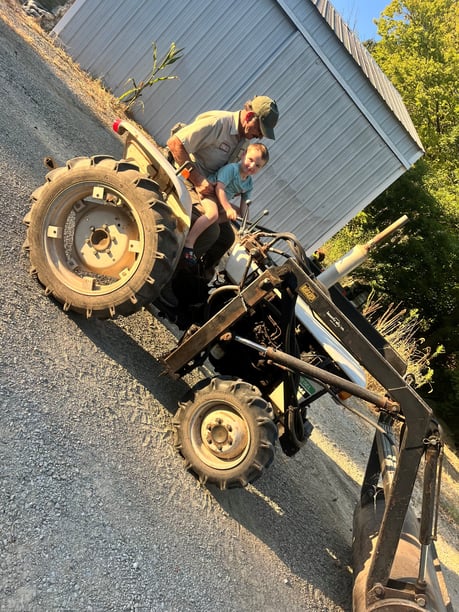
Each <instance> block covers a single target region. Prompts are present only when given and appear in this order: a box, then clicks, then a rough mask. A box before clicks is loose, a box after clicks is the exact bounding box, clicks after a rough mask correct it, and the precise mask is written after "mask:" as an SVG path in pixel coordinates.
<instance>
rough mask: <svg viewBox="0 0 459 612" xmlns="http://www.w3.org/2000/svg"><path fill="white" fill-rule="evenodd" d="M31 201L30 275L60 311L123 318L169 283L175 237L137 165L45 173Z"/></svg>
mask: <svg viewBox="0 0 459 612" xmlns="http://www.w3.org/2000/svg"><path fill="white" fill-rule="evenodd" d="M31 200H32V206H31V210H30V211H29V213H28V214H27V215H26V216H25V218H24V223H25V224H26V225H28V230H27V240H26V244H25V247H26V249H28V250H29V256H30V262H31V272H32V273H33V274H36V276H37V277H38V280H39V281H40V283H41V284H42V285H43V286H44V287H45V291H46V293H47V294H48V295H52V296H53V297H54V298H55V299H56V300H57V301H58V302H60V303H61V304H63V308H64V310H72V311H74V312H77V313H81V314H85V315H86V316H87V317H91V316H94V317H98V318H107V317H114V316H116V315H119V314H121V315H129V314H131V313H133V312H135V311H136V310H138V309H139V308H140V307H141V306H143V305H144V304H146V303H148V302H151V301H153V300H155V299H156V298H157V297H158V296H159V294H160V291H161V289H162V288H163V287H164V285H165V284H166V283H167V282H168V281H169V280H170V278H171V276H172V273H173V271H174V266H175V263H176V261H177V257H178V253H179V247H180V246H181V238H182V237H181V235H180V232H179V231H178V229H177V225H176V222H175V219H174V217H173V215H172V212H171V210H170V209H169V207H168V206H167V205H166V204H165V203H164V201H163V198H162V194H161V191H160V189H159V186H158V185H157V183H155V182H154V181H152V180H151V179H150V178H148V177H147V176H146V175H144V174H141V173H140V171H139V169H138V167H137V166H136V165H134V164H132V163H128V162H125V161H116V160H115V159H113V158H111V157H106V156H98V157H92V158H87V157H79V158H75V159H72V160H70V161H68V162H67V164H66V166H65V167H62V168H56V169H54V170H52V171H51V172H49V173H48V175H47V177H46V183H45V184H44V185H42V186H41V187H39V188H38V189H37V190H36V191H35V192H34V193H33V194H32V196H31Z"/></svg>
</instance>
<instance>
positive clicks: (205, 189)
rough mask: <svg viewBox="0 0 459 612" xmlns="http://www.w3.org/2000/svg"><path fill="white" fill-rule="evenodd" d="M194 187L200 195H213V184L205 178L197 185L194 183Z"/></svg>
mask: <svg viewBox="0 0 459 612" xmlns="http://www.w3.org/2000/svg"><path fill="white" fill-rule="evenodd" d="M190 178H192V177H190ZM195 187H196V191H197V192H198V193H199V195H200V196H201V197H203V198H204V197H210V198H211V197H215V185H214V184H213V183H210V182H209V181H208V180H207V179H203V180H202V181H201V182H200V183H199V185H196V184H195Z"/></svg>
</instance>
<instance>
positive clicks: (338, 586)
mask: <svg viewBox="0 0 459 612" xmlns="http://www.w3.org/2000/svg"><path fill="white" fill-rule="evenodd" d="M303 451H305V449H302V451H300V453H301V452H303ZM312 454H314V456H315V459H314V462H313V465H311V470H309V469H308V468H309V465H308V464H309V461H310V460H308V457H307V455H312ZM307 455H306V456H304V457H301V458H299V457H297V458H295V459H293V461H292V460H289V459H285V460H284V461H282V460H280V461H279V454H278V455H277V463H275V465H274V466H273V467H272V468H270V469H269V470H268V471H267V472H266V474H264V475H263V476H262V478H261V479H260V480H257V481H256V483H255V486H253V485H249V486H248V487H247V488H246V489H232V490H229V491H220V490H219V489H217V488H216V487H214V486H212V485H210V486H209V487H208V489H209V492H210V493H211V495H212V496H213V497H214V498H215V499H216V500H217V502H218V503H219V504H220V506H221V507H222V508H223V510H225V511H226V512H227V513H228V514H229V515H230V516H231V517H232V518H233V519H234V520H235V521H237V522H238V523H239V524H240V525H241V526H242V527H244V528H245V529H247V530H249V531H250V532H251V533H252V534H253V535H254V536H255V537H256V538H257V539H259V540H260V541H262V542H263V543H264V544H265V545H266V546H268V547H269V549H270V550H271V551H272V552H273V553H274V554H275V555H276V556H277V557H278V558H279V559H280V560H281V561H282V562H283V563H284V564H285V565H286V566H287V567H288V568H289V569H290V571H291V572H292V573H293V574H294V575H295V576H297V577H298V578H300V579H301V580H304V581H305V582H306V583H307V584H308V585H310V586H311V590H314V591H315V592H316V590H317V589H318V590H319V591H320V592H321V593H323V594H324V595H325V596H326V597H328V598H329V599H330V600H331V601H333V602H334V603H335V605H336V606H337V608H342V609H343V610H344V611H346V612H347V611H350V610H351V608H352V604H351V599H352V572H351V569H350V567H351V544H352V510H353V503H354V499H355V500H357V496H358V486H357V484H356V483H354V482H353V481H352V480H351V479H350V478H349V477H348V475H347V474H345V473H344V472H343V470H341V468H340V467H339V466H337V465H336V464H335V463H333V461H332V460H331V459H330V458H329V457H328V456H327V455H325V453H323V451H322V450H321V449H320V448H318V447H317V446H316V445H315V444H314V443H313V442H312V441H308V452H307ZM291 461H292V462H291ZM290 462H291V463H290ZM338 489H339V491H338ZM343 499H347V500H348V502H347V506H344V507H343V504H342V503H341V502H342V501H343ZM349 500H350V501H349ZM346 511H347V512H348V513H349V514H348V515H345V516H344V517H343V514H345V513H346ZM311 550H314V551H320V554H319V555H317V554H315V555H314V556H311V552H310V551H311ZM312 585H313V587H312ZM337 594H339V595H337ZM318 603H319V602H318ZM322 605H324V606H325V605H326V602H325V601H322Z"/></svg>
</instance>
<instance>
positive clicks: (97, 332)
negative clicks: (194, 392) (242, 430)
mask: <svg viewBox="0 0 459 612" xmlns="http://www.w3.org/2000/svg"><path fill="white" fill-rule="evenodd" d="M68 316H69V318H71V319H72V321H74V323H75V324H76V325H77V326H78V327H79V328H80V329H81V331H82V332H83V333H84V334H85V335H86V336H87V337H88V338H89V339H90V340H91V342H93V343H94V345H95V346H97V347H98V348H100V349H101V350H102V351H104V353H105V354H106V355H107V356H108V357H110V359H113V361H115V362H116V363H118V364H119V365H120V366H122V367H123V369H124V370H126V371H127V372H128V373H129V374H130V375H131V376H132V377H133V378H134V379H135V380H137V381H138V382H139V383H140V384H141V385H142V386H143V387H145V389H147V390H148V391H149V392H150V393H151V395H152V396H153V397H155V398H156V399H157V400H158V401H159V402H160V403H161V404H162V405H163V406H164V408H165V409H166V410H167V411H168V412H170V413H171V414H175V412H176V410H177V404H178V402H179V401H180V400H181V398H182V397H183V395H185V393H186V392H187V391H189V386H188V385H187V384H186V383H185V382H184V381H183V380H182V379H180V380H173V379H172V378H170V377H169V376H168V375H167V374H165V373H164V366H163V364H162V363H161V361H159V360H158V359H156V358H155V357H154V356H153V355H152V354H151V353H150V352H148V351H147V350H146V349H145V348H143V347H142V346H141V345H140V344H139V343H138V342H137V341H136V340H134V339H133V338H132V337H131V336H130V335H129V334H128V333H127V332H126V331H125V330H123V329H122V328H121V327H119V326H118V325H117V324H116V323H115V322H114V321H110V320H99V319H85V318H84V317H81V316H79V315H77V314H74V313H69V315H68Z"/></svg>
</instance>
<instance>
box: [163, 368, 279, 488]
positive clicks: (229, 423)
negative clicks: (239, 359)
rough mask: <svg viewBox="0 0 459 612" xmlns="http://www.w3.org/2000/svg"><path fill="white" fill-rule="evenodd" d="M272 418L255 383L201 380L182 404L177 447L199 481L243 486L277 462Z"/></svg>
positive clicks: (176, 426)
mask: <svg viewBox="0 0 459 612" xmlns="http://www.w3.org/2000/svg"><path fill="white" fill-rule="evenodd" d="M273 416H274V415H273V409H272V407H271V405H270V404H269V403H268V402H267V401H266V400H265V399H263V397H262V396H261V393H260V391H259V390H258V389H257V388H256V387H254V386H253V385H250V384H249V383H247V382H244V381H242V380H235V379H222V378H213V379H211V380H210V382H209V381H208V380H207V381H204V382H201V383H199V384H198V385H197V386H196V387H195V388H194V389H192V390H191V391H190V393H189V395H188V396H187V397H185V399H184V401H183V402H182V403H181V404H180V406H179V409H178V410H177V413H176V415H175V417H174V427H175V445H176V447H177V449H178V450H179V452H180V453H181V455H182V456H183V457H184V458H185V462H186V466H187V468H188V469H189V470H190V471H192V472H193V473H194V474H195V475H196V476H197V477H198V478H199V480H200V482H202V483H206V482H210V483H213V484H216V485H217V486H218V487H219V488H220V489H227V488H231V487H245V486H246V485H247V484H248V483H249V482H253V481H255V480H256V479H257V478H259V477H260V476H261V475H262V473H263V471H264V470H265V468H267V467H269V466H270V465H271V463H272V462H273V459H274V445H275V442H276V440H277V427H276V425H275V423H274V422H273Z"/></svg>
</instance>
